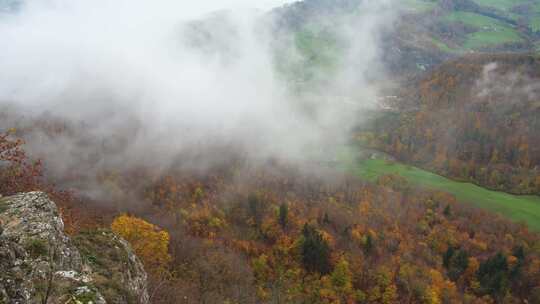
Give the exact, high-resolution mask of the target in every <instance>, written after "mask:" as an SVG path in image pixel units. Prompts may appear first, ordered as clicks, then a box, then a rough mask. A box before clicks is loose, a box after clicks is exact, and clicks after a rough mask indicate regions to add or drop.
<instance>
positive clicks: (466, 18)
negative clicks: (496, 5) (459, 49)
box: [445, 12, 523, 49]
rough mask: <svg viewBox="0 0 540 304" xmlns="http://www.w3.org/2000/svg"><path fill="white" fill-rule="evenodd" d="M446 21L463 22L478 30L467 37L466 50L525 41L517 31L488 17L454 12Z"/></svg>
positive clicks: (464, 45)
mask: <svg viewBox="0 0 540 304" xmlns="http://www.w3.org/2000/svg"><path fill="white" fill-rule="evenodd" d="M445 19H446V20H447V21H448V22H462V23H464V24H466V25H469V26H472V27H474V28H476V29H477V31H476V32H474V33H471V34H468V35H467V40H466V41H465V43H464V44H463V47H464V48H466V49H477V48H481V47H486V46H493V45H499V44H504V43H513V42H521V41H523V38H522V37H521V36H520V34H519V32H518V31H517V30H515V29H514V28H512V27H511V26H509V25H507V24H505V23H503V22H501V21H499V20H497V19H494V18H490V17H487V16H483V15H479V14H475V13H469V12H453V13H451V14H449V15H447V16H446V17H445Z"/></svg>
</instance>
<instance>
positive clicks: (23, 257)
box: [0, 192, 149, 304]
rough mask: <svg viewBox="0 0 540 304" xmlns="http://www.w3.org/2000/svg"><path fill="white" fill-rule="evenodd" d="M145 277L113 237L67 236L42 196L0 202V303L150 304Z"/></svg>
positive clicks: (122, 242) (106, 234) (126, 246)
mask: <svg viewBox="0 0 540 304" xmlns="http://www.w3.org/2000/svg"><path fill="white" fill-rule="evenodd" d="M146 277H147V275H146V273H145V271H144V269H143V266H142V264H141V262H140V261H139V259H138V258H137V256H136V255H135V254H134V253H133V251H132V250H131V247H130V246H129V244H128V243H127V242H126V241H125V240H123V239H121V238H120V237H118V236H117V235H115V234H114V233H112V232H110V231H107V230H98V231H93V232H86V233H81V234H79V235H77V236H75V237H73V239H71V238H70V237H68V236H67V235H66V234H65V233H64V224H63V222H62V219H61V218H60V216H59V213H58V209H57V207H56V205H55V204H54V203H53V202H52V201H51V200H50V199H49V198H48V197H47V195H46V194H44V193H41V192H30V193H24V194H19V195H15V196H11V197H7V198H0V304H19V303H20V304H25V303H32V304H33V303H40V304H43V303H98V304H103V303H149V300H148V293H147V289H146Z"/></svg>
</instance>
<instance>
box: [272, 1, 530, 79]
mask: <svg viewBox="0 0 540 304" xmlns="http://www.w3.org/2000/svg"><path fill="white" fill-rule="evenodd" d="M361 3H362V0H340V1H330V0H305V1H301V2H296V3H294V4H290V5H286V6H284V7H281V8H277V9H275V10H274V11H273V12H272V14H273V15H274V16H277V19H278V20H279V21H278V22H277V24H278V27H279V28H280V30H281V31H283V29H287V30H289V31H292V32H293V33H295V37H294V38H293V39H294V41H295V42H296V44H297V46H298V47H299V49H300V52H301V54H303V55H304V57H305V58H307V59H304V60H306V61H307V62H306V63H305V64H304V66H306V67H308V68H307V69H308V70H313V69H314V68H315V67H317V66H319V67H321V66H322V67H323V68H328V67H332V65H333V64H335V62H339V59H340V58H339V55H340V52H341V51H342V47H343V44H344V42H342V41H339V36H337V35H336V33H335V31H336V29H337V27H336V24H339V22H340V20H341V21H342V20H343V18H349V20H350V19H351V18H354V15H355V14H359V11H358V9H357V8H358V6H359V5H360V4H361ZM396 5H397V10H398V11H399V17H398V18H396V19H395V20H393V21H394V24H393V26H392V27H391V30H387V31H386V32H384V33H383V35H382V37H381V39H380V42H381V49H382V52H383V56H382V58H383V63H384V64H385V66H386V67H387V68H388V69H389V70H390V72H391V73H390V74H391V75H393V76H394V77H395V78H397V79H402V78H409V77H411V76H414V75H416V74H421V73H423V72H424V71H427V70H429V69H431V68H432V67H435V66H437V65H439V64H441V63H443V62H445V61H446V60H448V59H451V58H455V57H459V56H461V55H464V54H467V53H471V52H475V53H478V52H485V53H495V52H518V53H523V52H524V53H528V52H538V51H539V50H540V0H497V1H490V0H405V1H396ZM288 66H290V64H288ZM298 74H299V73H298V71H296V74H295V75H296V76H297V77H300V76H303V77H304V79H303V80H306V78H309V75H310V73H309V71H308V72H306V74H307V76H306V75H298Z"/></svg>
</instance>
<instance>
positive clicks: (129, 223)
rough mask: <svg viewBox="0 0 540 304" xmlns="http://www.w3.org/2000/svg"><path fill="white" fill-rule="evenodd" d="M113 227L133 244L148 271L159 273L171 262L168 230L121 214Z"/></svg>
mask: <svg viewBox="0 0 540 304" xmlns="http://www.w3.org/2000/svg"><path fill="white" fill-rule="evenodd" d="M111 229H112V230H113V231H114V232H115V233H117V234H118V235H120V236H121V237H123V238H124V239H126V240H127V241H128V242H129V243H130V244H131V246H132V247H133V250H134V251H135V253H136V254H137V256H139V258H140V259H141V260H142V261H143V263H144V265H145V267H146V268H147V271H149V272H151V273H157V272H159V271H162V270H164V269H165V268H166V267H167V265H168V264H169V262H170V260H171V257H170V255H169V253H168V250H169V233H168V232H167V231H164V230H161V229H159V228H158V227H157V226H156V225H153V224H151V223H148V222H147V221H145V220H143V219H140V218H137V217H134V216H129V215H121V216H118V217H117V218H116V219H114V221H113V223H112V224H111Z"/></svg>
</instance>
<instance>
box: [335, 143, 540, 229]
mask: <svg viewBox="0 0 540 304" xmlns="http://www.w3.org/2000/svg"><path fill="white" fill-rule="evenodd" d="M347 150H348V149H346V150H344V151H342V152H341V153H339V154H340V156H339V157H338V158H339V160H340V164H341V165H342V166H343V167H344V168H345V169H346V170H350V171H352V172H353V173H354V174H356V175H359V176H361V177H363V178H365V179H367V180H370V181H376V180H377V179H378V178H379V177H380V176H383V175H386V174H396V175H399V176H402V177H404V178H405V179H406V180H407V181H408V182H409V183H410V184H411V185H413V186H421V187H426V188H429V189H435V190H441V191H445V192H448V193H451V194H452V195H454V196H455V197H456V199H457V200H458V201H460V202H466V203H471V204H473V205H474V206H477V207H480V208H483V209H486V210H490V211H494V212H497V213H500V214H502V215H503V216H505V217H507V218H509V219H511V220H513V221H516V222H525V223H526V224H527V225H528V226H529V227H530V229H531V230H535V231H540V197H539V196H535V195H513V194H508V193H504V192H498V191H493V190H489V189H486V188H482V187H480V186H477V185H474V184H471V183H466V182H459V181H454V180H451V179H449V178H446V177H443V176H440V175H437V174H434V173H431V172H429V171H426V170H423V169H420V168H417V167H414V166H409V165H406V164H403V163H399V162H396V161H393V160H388V159H384V158H382V157H364V158H361V159H357V158H355V157H354V156H353V153H352V151H347Z"/></svg>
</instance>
